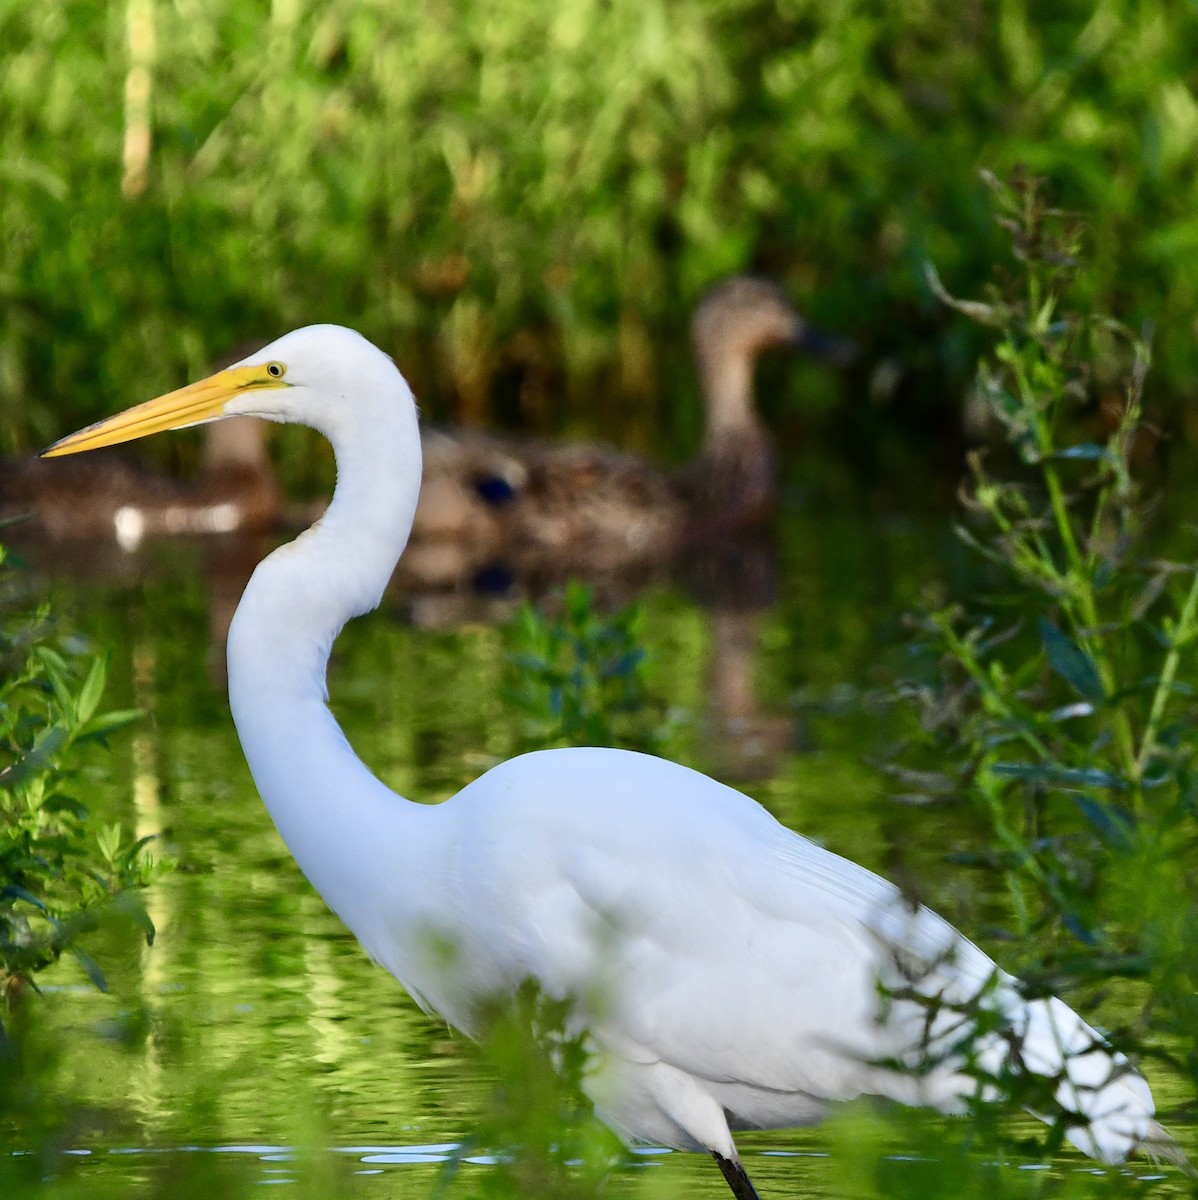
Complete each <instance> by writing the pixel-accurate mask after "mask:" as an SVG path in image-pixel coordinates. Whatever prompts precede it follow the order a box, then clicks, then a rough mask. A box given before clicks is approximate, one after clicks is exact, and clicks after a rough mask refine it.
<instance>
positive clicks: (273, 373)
mask: <svg viewBox="0 0 1198 1200" xmlns="http://www.w3.org/2000/svg"><path fill="white" fill-rule="evenodd" d="M397 385H398V387H399V389H400V391H401V392H402V393H403V394H404V395H405V396H407V397H408V398H409V400H410V393H408V392H407V389H406V387H405V386H404V385H403V381H402V377H401V376H400V374H399V372H398V371H397V370H396V369H395V364H394V363H393V362H392V361H391V359H390V358H388V356H387V355H385V354H384V353H383V352H382V351H381V350H379V349H378V348H377V347H375V346H373V345H371V343H370V342H368V341H367V340H366V339H365V338H364V337H362V335H361V334H359V333H355V332H354V331H353V330H352V329H345V328H344V327H342V326H340V325H309V326H307V327H306V328H303V329H297V330H295V331H294V332H292V333H288V334H285V335H284V336H283V337H281V338H279V339H278V340H277V341H274V342H271V343H270V345H268V346H263V347H262V349H261V350H257V351H255V352H254V353H253V354H251V355H248V356H247V357H246V358H243V359H242V360H241V361H240V362H237V363H234V364H233V365H232V366H231V367H226V368H225V369H224V370H223V371H217V372H216V374H215V375H209V376H208V377H207V378H206V379H201V380H199V382H197V383H192V384H188V385H187V387H184V388H180V389H179V390H178V391H174V392H168V393H167V394H166V395H165V396H159V397H158V398H157V399H155V400H148V401H146V402H145V403H144V404H138V405H136V406H135V407H134V408H130V409H127V410H126V411H125V412H123V413H118V414H117V415H116V416H115V417H108V418H106V419H105V420H103V421H98V422H97V423H96V424H94V425H89V426H88V427H87V428H86V429H81V430H79V432H78V433H73V434H71V435H69V436H68V437H65V438H63V439H61V440H60V441H57V442H55V443H54V445H52V446H50V447H49V448H48V449H47V450H45V451H44V457H47V458H54V457H57V456H58V455H63V454H78V453H80V452H82V451H84V450H95V449H98V448H99V447H101V446H114V445H117V444H118V443H120V442H128V441H132V440H133V439H135V438H141V437H147V436H148V435H149V434H152V433H160V432H162V431H164V430H167V429H183V428H186V427H187V426H189V425H202V424H204V423H205V422H208V421H219V420H221V419H223V418H225V417H235V416H247V417H262V418H265V419H266V420H268V421H283V422H299V423H301V424H305V425H312V426H314V427H316V428H317V429H321V430H324V431H326V432H329V433H332V432H335V431H336V430H337V429H338V427H339V426H340V425H341V424H342V423H343V422H344V421H345V419H346V413H347V410H356V411H357V413H358V415H359V416H360V410H361V408H362V406H363V405H366V404H369V403H378V402H379V401H380V400H383V401H386V400H393V399H394V397H395V395H396V388H397Z"/></svg>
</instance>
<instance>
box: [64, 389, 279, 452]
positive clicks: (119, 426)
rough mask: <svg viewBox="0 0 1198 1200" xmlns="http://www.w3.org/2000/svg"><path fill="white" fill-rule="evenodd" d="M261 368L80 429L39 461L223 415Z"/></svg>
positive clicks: (183, 426)
mask: <svg viewBox="0 0 1198 1200" xmlns="http://www.w3.org/2000/svg"><path fill="white" fill-rule="evenodd" d="M261 375H262V369H261V367H230V368H229V369H228V370H225V371H218V372H217V373H216V374H215V375H209V376H208V378H207V379H201V380H200V381H199V382H198V383H189V384H188V385H187V387H184V388H179V390H178V391H175V392H168V393H167V394H166V395H165V396H159V397H158V398H157V399H156V400H147V401H146V402H145V403H144V404H138V405H136V406H135V407H133V408H129V409H126V410H125V411H124V412H123V413H117V415H116V416H115V417H107V418H105V419H104V420H103V421H97V422H96V423H95V424H94V425H88V426H87V428H86V429H80V430H79V431H78V433H72V434H69V435H68V436H67V437H64V438H61V439H60V440H59V441H57V442H55V443H54V445H52V446H50V447H48V448H47V449H45V450H43V451H42V457H43V458H59V457H60V456H62V455H64V454H81V453H83V452H84V451H85V450H98V449H100V447H101V446H116V445H119V444H120V443H121V442H131V441H133V440H134V439H135V438H143V437H149V435H150V434H152V433H163V432H165V431H166V430H168V429H183V428H185V427H186V426H188V425H199V424H201V423H203V422H204V421H213V420H216V419H217V418H218V417H222V416H224V415H225V411H224V410H225V405H226V404H227V403H228V401H229V400H230V399H231V398H232V397H233V396H235V395H237V393H239V392H241V391H244V390H245V389H246V388H247V387H250V386H251V385H253V384H256V383H258V382H259V380H260V379H261Z"/></svg>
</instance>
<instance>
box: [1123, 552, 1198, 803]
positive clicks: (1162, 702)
mask: <svg viewBox="0 0 1198 1200" xmlns="http://www.w3.org/2000/svg"><path fill="white" fill-rule="evenodd" d="M1196 613H1198V571H1195V572H1194V578H1193V580H1191V582H1190V590H1189V591H1188V592H1187V593H1186V598H1185V603H1184V604H1183V605H1182V606H1181V614H1180V616H1179V617H1178V620H1177V625H1176V626H1175V628H1174V631H1173V636H1172V637H1171V638H1170V639H1169V652H1168V654H1166V655H1165V664H1164V666H1163V667H1162V668H1161V674H1160V678H1159V679H1158V680H1157V684H1156V691H1155V692H1154V693H1153V695H1152V708H1151V710H1150V711H1149V713H1148V723H1147V725H1145V727H1144V736H1143V738H1142V739H1141V741H1140V753H1139V754H1138V755H1137V757H1136V771H1135V782H1136V784H1137V785H1139V784H1140V783H1141V782H1142V780H1143V778H1144V768H1145V767H1146V766H1147V765H1148V759H1149V757H1150V756H1151V754H1152V751H1153V750H1154V749H1155V748H1156V731H1157V728H1158V727H1159V725H1160V722H1161V718H1162V717H1163V716H1164V715H1165V706H1166V705H1167V704H1168V703H1169V693H1170V692H1171V691H1172V690H1173V677H1174V676H1175V675H1176V674H1177V666H1178V663H1179V662H1180V661H1181V650H1182V647H1183V646H1185V645H1186V644H1187V643H1189V642H1190V641H1192V640H1193V638H1194V634H1195V632H1198V630H1196V629H1195V623H1194V618H1195V614H1196Z"/></svg>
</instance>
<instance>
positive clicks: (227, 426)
mask: <svg viewBox="0 0 1198 1200" xmlns="http://www.w3.org/2000/svg"><path fill="white" fill-rule="evenodd" d="M263 429H264V426H263V424H262V423H261V422H260V421H255V420H252V419H250V418H249V417H244V418H242V417H239V418H235V419H231V420H228V421H218V422H216V423H215V424H212V425H208V426H206V427H205V433H206V435H207V441H206V443H205V448H204V462H203V467H202V469H201V471H200V473H199V475H198V476H197V477H196V478H195V479H194V480H180V479H175V478H174V477H173V476H170V475H167V474H165V473H163V472H159V471H153V470H151V469H149V468H147V467H142V466H139V465H137V464H136V463H133V462H131V461H129V460H128V459H126V458H123V457H121V456H120V455H119V454H109V455H105V454H103V453H97V454H95V455H94V456H87V457H84V458H79V459H74V460H72V461H70V462H64V463H57V462H47V461H46V460H44V459H40V458H35V457H15V458H8V459H3V460H0V518H4V519H10V518H15V517H20V516H24V515H29V516H30V518H31V519H30V520H29V522H28V523H27V524H25V523H22V525H21V526H19V527H18V529H22V530H23V529H26V528H27V529H28V530H29V531H30V533H36V534H40V535H41V536H43V537H47V538H52V539H55V540H68V539H80V540H84V539H113V540H115V541H116V542H117V543H119V544H120V545H121V546H122V547H124V548H125V549H126V550H132V549H134V548H135V547H136V546H137V545H138V544H139V543H140V542H141V541H142V540H143V539H145V538H148V537H159V536H162V535H177V534H195V533H234V532H237V533H251V532H260V531H262V530H265V529H270V528H272V527H274V526H275V525H276V524H277V522H278V520H279V514H280V501H279V490H278V486H277V484H276V482H275V477H274V474H273V472H272V471H271V467H270V462H269V460H268V459H267V455H266V446H265V442H264V440H263Z"/></svg>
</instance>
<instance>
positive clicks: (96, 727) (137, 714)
mask: <svg viewBox="0 0 1198 1200" xmlns="http://www.w3.org/2000/svg"><path fill="white" fill-rule="evenodd" d="M143 716H145V714H144V713H143V712H142V710H141V709H140V708H122V709H118V710H116V711H115V712H106V713H101V714H100V715H99V716H98V717H95V718H93V719H92V720H91V721H89V722H88V723H87V725H85V726H84V728H83V730H82V731H81V732H80V733H79V735H78V736H77V737H76V738H75V740H76V741H77V742H86V741H103V740H104V739H105V738H106V737H109V736H110V735H111V734H114V733H117V732H119V731H120V730H122V729H124V728H125V727H126V726H128V725H132V724H134V723H135V722H137V721H140V720H141V719H142V717H143Z"/></svg>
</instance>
